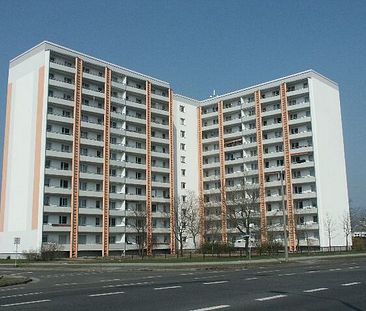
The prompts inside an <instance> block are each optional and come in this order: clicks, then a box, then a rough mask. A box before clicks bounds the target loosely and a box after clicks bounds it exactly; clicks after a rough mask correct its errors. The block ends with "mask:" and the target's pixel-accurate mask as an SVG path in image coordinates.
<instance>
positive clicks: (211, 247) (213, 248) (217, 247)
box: [201, 242, 234, 254]
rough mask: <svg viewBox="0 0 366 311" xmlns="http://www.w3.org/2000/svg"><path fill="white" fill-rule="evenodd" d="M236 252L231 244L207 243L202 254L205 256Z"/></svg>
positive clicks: (202, 247)
mask: <svg viewBox="0 0 366 311" xmlns="http://www.w3.org/2000/svg"><path fill="white" fill-rule="evenodd" d="M233 250H234V247H233V246H232V245H230V244H225V243H218V242H213V243H210V242H205V243H204V244H202V246H201V252H202V253H204V254H209V253H212V254H225V253H230V252H231V251H233Z"/></svg>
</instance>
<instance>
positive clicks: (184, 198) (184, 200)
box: [182, 195, 187, 203]
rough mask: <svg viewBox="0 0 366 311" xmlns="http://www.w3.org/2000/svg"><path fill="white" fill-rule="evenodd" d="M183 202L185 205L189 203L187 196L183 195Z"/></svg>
mask: <svg viewBox="0 0 366 311" xmlns="http://www.w3.org/2000/svg"><path fill="white" fill-rule="evenodd" d="M182 202H183V203H185V202H187V196H186V195H182Z"/></svg>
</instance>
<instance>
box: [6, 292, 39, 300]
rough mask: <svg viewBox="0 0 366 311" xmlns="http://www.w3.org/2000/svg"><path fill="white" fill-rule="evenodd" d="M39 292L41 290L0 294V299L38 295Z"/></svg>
mask: <svg viewBox="0 0 366 311" xmlns="http://www.w3.org/2000/svg"><path fill="white" fill-rule="evenodd" d="M39 294H42V292H34V293H24V294H14V295H8V296H1V297H0V299H6V298H15V297H25V296H33V295H39Z"/></svg>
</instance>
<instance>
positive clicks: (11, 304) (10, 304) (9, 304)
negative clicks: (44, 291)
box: [0, 299, 51, 307]
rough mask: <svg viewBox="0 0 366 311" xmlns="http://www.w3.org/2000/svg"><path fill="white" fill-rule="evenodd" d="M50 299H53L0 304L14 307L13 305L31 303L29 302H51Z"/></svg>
mask: <svg viewBox="0 0 366 311" xmlns="http://www.w3.org/2000/svg"><path fill="white" fill-rule="evenodd" d="M49 301H51V300H50V299H43V300H33V301H24V302H16V303H8V304H6V305H0V307H13V306H21V305H29V304H35V303H43V302H49Z"/></svg>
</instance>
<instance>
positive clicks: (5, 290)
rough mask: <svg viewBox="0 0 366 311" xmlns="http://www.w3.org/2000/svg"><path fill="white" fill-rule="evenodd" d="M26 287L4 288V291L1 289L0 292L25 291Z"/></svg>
mask: <svg viewBox="0 0 366 311" xmlns="http://www.w3.org/2000/svg"><path fill="white" fill-rule="evenodd" d="M24 288H25V287H23V286H22V287H12V288H4V289H0V292H8V291H10V290H17V289H24Z"/></svg>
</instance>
